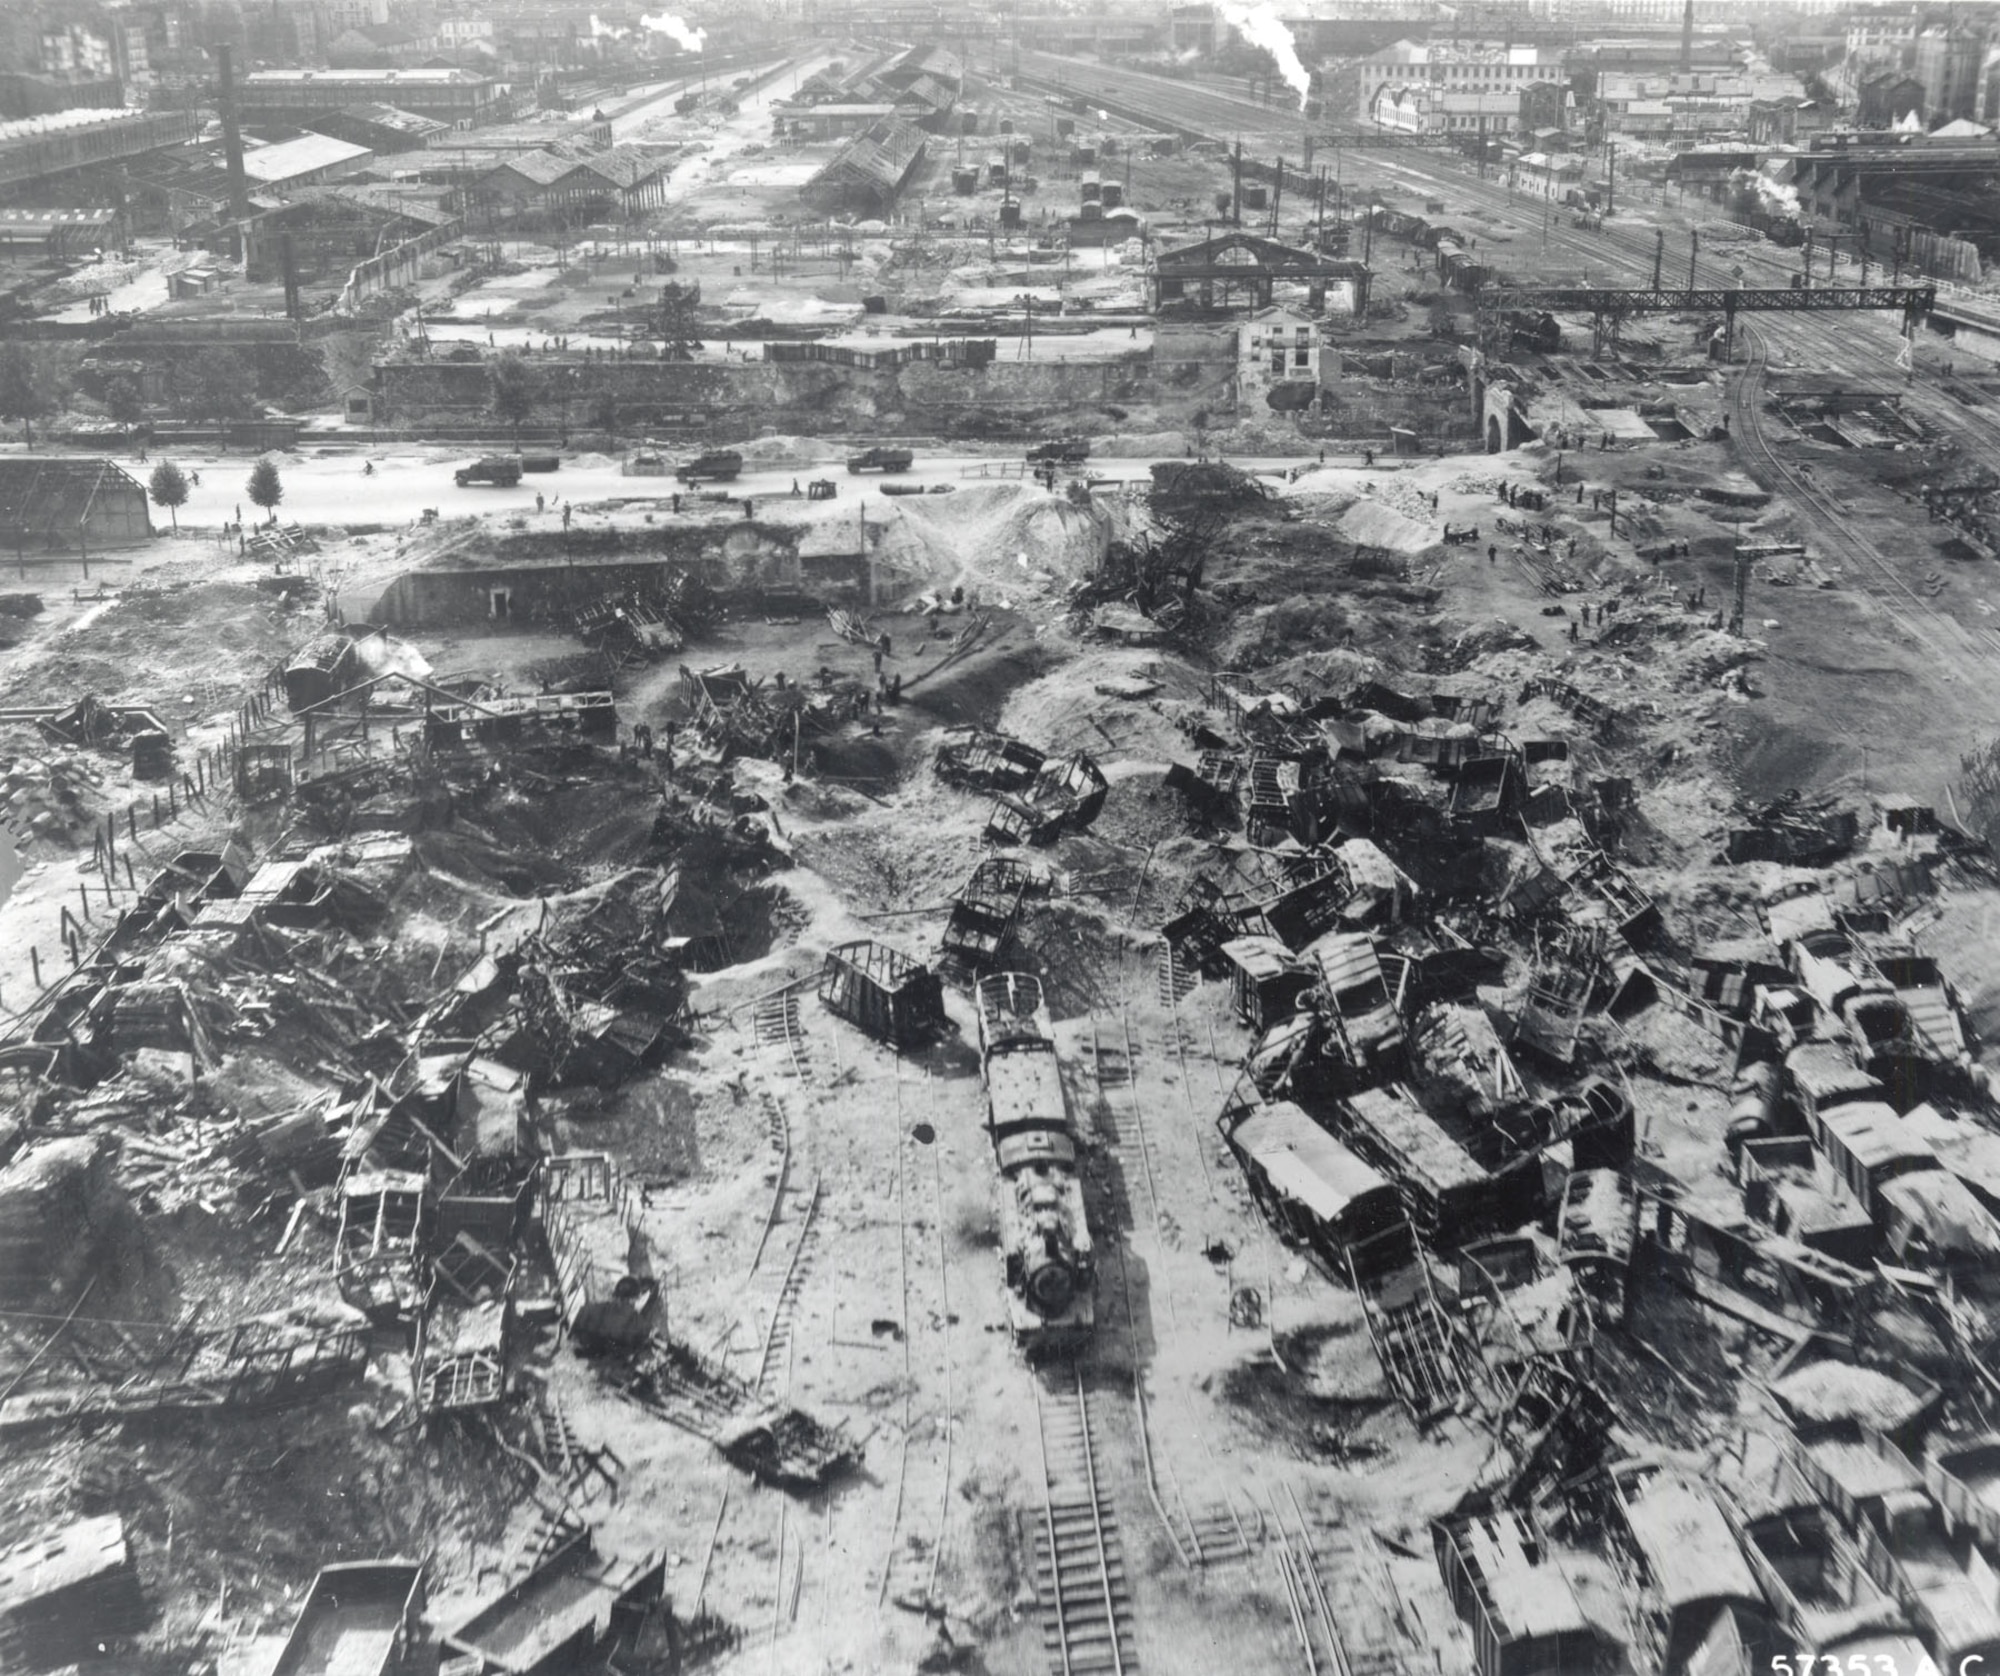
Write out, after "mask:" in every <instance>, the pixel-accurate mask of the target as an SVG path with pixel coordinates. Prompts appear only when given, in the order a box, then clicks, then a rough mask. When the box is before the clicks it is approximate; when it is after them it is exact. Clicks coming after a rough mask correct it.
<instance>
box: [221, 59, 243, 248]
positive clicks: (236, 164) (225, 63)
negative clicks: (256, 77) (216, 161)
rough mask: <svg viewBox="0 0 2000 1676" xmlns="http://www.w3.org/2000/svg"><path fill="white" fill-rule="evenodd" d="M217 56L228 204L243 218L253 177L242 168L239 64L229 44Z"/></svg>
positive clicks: (232, 211)
mask: <svg viewBox="0 0 2000 1676" xmlns="http://www.w3.org/2000/svg"><path fill="white" fill-rule="evenodd" d="M215 58H216V63H217V65H218V66H219V67H220V69H221V72H222V73H221V77H220V81H221V96H220V99H219V101H218V102H219V103H220V104H221V106H222V150H223V155H224V156H225V157H226V158H227V159H228V163H229V208H230V213H231V214H233V215H234V216H235V217H236V219H237V220H238V221H242V220H244V219H245V218H246V217H248V215H249V214H250V177H249V176H248V175H247V174H245V173H244V172H243V125H242V124H241V123H240V122H238V121H237V118H236V67H235V65H234V64H232V63H231V62H230V49H229V48H228V47H227V46H218V47H217V48H216V49H215Z"/></svg>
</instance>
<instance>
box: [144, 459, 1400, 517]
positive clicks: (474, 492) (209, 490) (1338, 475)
mask: <svg viewBox="0 0 2000 1676" xmlns="http://www.w3.org/2000/svg"><path fill="white" fill-rule="evenodd" d="M690 452H692V450H686V451H678V450H677V451H676V452H675V453H674V454H672V455H670V456H669V457H670V458H674V459H679V458H685V457H686V455H687V453H690ZM847 453H848V450H847V449H845V448H844V447H841V446H839V445H837V444H833V443H829V444H828V445H827V446H826V448H825V450H824V452H823V454H821V455H820V456H819V458H818V461H817V463H816V464H814V465H811V466H800V467H796V468H794V467H792V466H784V467H763V468H760V467H757V466H754V465H753V466H751V467H750V468H749V469H747V470H745V472H744V473H743V475H742V476H741V477H739V478H738V479H737V480H736V481H735V482H734V483H731V484H729V485H727V488H728V490H729V492H730V493H731V494H733V495H735V496H736V497H737V498H739V499H741V498H743V497H744V496H749V497H750V498H752V499H753V500H754V499H756V498H757V497H759V496H763V497H768V498H780V497H782V498H785V499H789V498H790V495H791V488H792V484H793V482H794V480H796V481H797V482H798V483H799V485H800V487H801V488H803V487H804V486H805V485H806V484H807V483H808V482H810V481H811V480H812V479H813V478H815V477H830V478H832V479H833V480H834V482H835V485H836V489H837V492H836V495H835V504H836V505H845V506H851V505H853V504H854V501H855V500H856V498H857V497H865V498H866V499H867V500H868V501H869V502H870V503H871V504H874V505H881V504H883V501H884V496H883V494H882V484H883V482H884V481H885V480H884V479H883V478H882V477H881V476H879V475H878V474H876V473H873V472H870V473H867V474H865V475H859V476H857V475H852V474H850V473H849V472H848V470H847V468H846V459H847ZM477 454H478V450H476V449H468V450H466V451H465V452H464V453H461V454H446V453H444V452H443V451H439V450H426V451H420V450H415V449H409V448H401V449H394V450H391V449H367V450H359V451H354V452H348V451H346V450H343V451H342V452H341V453H339V454H328V455H325V456H315V455H312V454H304V455H299V456H286V455H282V454H281V455H275V456H273V458H274V460H275V461H276V463H277V466H278V472H279V477H280V479H281V481H282V482H283V484H284V489H285V498H284V502H283V504H282V505H281V506H280V507H279V509H278V513H279V516H280V518H282V519H283V520H284V521H286V522H288V523H291V522H296V523H300V524H310V525H327V526H332V527H334V528H341V527H362V526H382V525H394V524H406V523H409V522H411V521H412V520H414V519H416V518H418V517H420V516H421V515H422V513H423V511H424V509H425V508H426V507H433V506H434V507H436V508H437V510H438V513H439V516H441V517H445V518H457V517H463V516H465V515H466V514H468V513H482V512H487V513H491V512H533V511H534V508H535V496H536V494H537V493H540V494H542V495H544V496H545V497H547V498H548V500H549V502H550V504H551V505H559V504H560V503H561V502H562V501H564V500H568V501H569V502H571V504H572V505H573V506H575V507H576V508H578V509H582V508H585V507H587V506H590V505H593V504H596V503H601V502H604V501H608V500H657V501H670V500H671V498H672V496H673V495H675V494H676V493H678V494H681V495H682V496H684V497H685V496H686V494H687V493H688V491H687V490H686V489H685V488H684V487H683V486H682V485H681V484H679V483H677V482H675V481H674V479H673V478H671V477H626V476H624V475H623V474H622V473H621V471H620V469H619V467H618V466H617V465H615V464H612V465H584V464H579V463H578V462H577V461H576V460H574V459H570V460H565V461H564V463H563V465H562V467H561V469H560V470H558V471H555V472H552V473H548V474H542V473H535V474H532V475H529V476H526V477H523V478H522V479H521V482H520V484H519V485H518V486H517V487H515V488H511V489H501V488H496V487H493V486H491V485H486V484H480V485H476V486H473V487H469V488H464V489H461V488H459V487H458V485H457V484H456V483H455V482H453V480H452V472H453V470H454V468H455V467H457V466H459V465H463V464H466V463H467V462H469V461H471V460H472V459H474V458H476V457H477ZM174 458H175V459H176V461H177V462H178V463H179V464H180V466H181V467H182V469H183V470H184V471H188V472H199V473H200V474H201V482H200V483H199V484H198V485H194V486H193V487H192V488H191V490H190V493H189V496H188V504H187V505H186V506H184V507H182V508H181V509H180V522H181V525H182V527H183V528H195V529H208V528H213V527H215V526H217V525H219V524H222V523H225V522H227V521H229V520H230V519H232V518H233V517H235V515H236V509H237V508H238V507H239V506H240V507H241V508H242V513H243V517H244V519H245V521H246V522H249V523H253V524H254V523H255V522H257V520H258V512H257V509H256V508H255V507H254V506H252V505H251V504H250V502H249V500H248V499H247V497H246V495H245V492H244V484H245V482H246V480H247V479H248V478H249V475H250V468H251V466H252V465H253V464H254V463H255V462H254V461H253V460H252V459H250V458H248V457H246V456H244V455H241V454H231V455H226V456H224V455H213V454H209V455H180V454H177V455H175V456H174ZM593 458H601V456H593ZM157 459H158V456H154V457H153V458H152V459H150V460H148V461H146V462H144V463H142V462H140V461H139V460H137V459H136V458H131V457H127V458H125V459H122V460H121V461H120V462H119V463H120V464H122V465H123V466H124V467H125V468H126V470H128V471H130V472H131V473H132V474H133V476H135V477H137V478H138V479H139V480H140V481H141V482H144V481H145V480H146V478H147V476H148V475H149V474H150V473H151V471H152V469H153V464H154V463H156V461H157ZM371 460H372V461H373V462H374V465H375V470H374V473H373V474H372V475H369V474H364V472H363V470H362V466H363V464H364V463H365V462H367V461H371ZM1229 463H1230V464H1231V465H1234V466H1238V467H1240V468H1242V469H1243V470H1246V471H1254V472H1259V473H1263V474H1267V475H1280V474H1283V473H1285V472H1288V471H1290V470H1291V469H1292V468H1293V467H1295V466H1302V465H1313V464H1317V459H1316V456H1314V455H1308V454H1297V455H1258V456H1253V457H1238V456H1233V455H1232V456H1230V457H1229ZM1151 464H1152V462H1151V461H1150V460H1143V459H1102V460H1095V461H1092V462H1091V463H1090V466H1089V467H1088V472H1087V475H1089V476H1092V477H1097V478H1110V479H1115V480H1118V481H1131V482H1138V481H1145V480H1147V479H1148V477H1149V475H1150V473H1149V468H1150V466H1151ZM1393 464H1394V462H1378V463H1377V464H1376V465H1375V466H1374V467H1373V468H1372V473H1373V474H1375V475H1385V474H1386V473H1387V472H1388V471H1389V470H1391V469H1392V468H1393ZM1361 465H1362V462H1361V460H1360V459H1359V457H1358V456H1334V455H1329V457H1328V462H1327V471H1328V473H1329V474H1331V475H1330V476H1329V478H1327V479H1323V481H1324V482H1326V483H1327V484H1328V486H1334V485H1338V486H1341V487H1352V486H1354V484H1353V483H1351V482H1350V479H1351V477H1352V474H1353V473H1354V472H1355V471H1357V470H1360V469H1361ZM1021 468H1022V461H1021V459H1020V457H1019V456H1018V455H1015V456H1013V457H1011V458H1007V457H997V456H994V455H990V454H986V455H976V454H941V455H924V454H922V453H921V452H919V456H918V461H917V464H916V466H915V468H914V469H913V470H911V471H908V472H903V473H899V474H898V475H897V476H896V477H894V478H892V479H888V480H887V481H891V482H896V483H919V484H922V485H923V486H924V487H925V488H929V487H931V486H932V485H950V486H951V487H952V488H954V489H956V488H959V487H961V486H964V487H970V486H972V485H974V484H977V483H979V482H981V481H991V482H1006V481H1013V482H1019V481H1021V480H1022V469H1021ZM1317 475H1318V474H1317V473H1313V474H1311V475H1308V476H1307V477H1305V478H1304V479H1303V482H1302V486H1303V487H1312V486H1313V477H1314V476H1317ZM1362 475H1363V477H1366V476H1368V475H1370V473H1368V472H1363V474H1362ZM892 498H901V497H892ZM158 517H159V514H158V512H157V511H156V512H155V518H156V519H157V518H158Z"/></svg>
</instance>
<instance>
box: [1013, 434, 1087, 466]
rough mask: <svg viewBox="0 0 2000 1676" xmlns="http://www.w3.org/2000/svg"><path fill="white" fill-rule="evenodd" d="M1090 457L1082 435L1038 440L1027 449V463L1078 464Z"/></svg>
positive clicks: (1033, 464)
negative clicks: (1043, 440)
mask: <svg viewBox="0 0 2000 1676" xmlns="http://www.w3.org/2000/svg"><path fill="white" fill-rule="evenodd" d="M1089 458H1090V444H1089V443H1088V442H1087V441H1085V440H1084V439H1083V438H1082V437H1063V438H1060V439H1052V440H1050V441H1047V442H1038V443H1036V444H1035V446H1034V447H1032V448H1030V449H1029V450H1028V464H1029V465H1031V466H1036V465H1049V464H1055V465H1059V466H1080V465H1082V464H1083V462H1084V461H1085V460H1087V459H1089Z"/></svg>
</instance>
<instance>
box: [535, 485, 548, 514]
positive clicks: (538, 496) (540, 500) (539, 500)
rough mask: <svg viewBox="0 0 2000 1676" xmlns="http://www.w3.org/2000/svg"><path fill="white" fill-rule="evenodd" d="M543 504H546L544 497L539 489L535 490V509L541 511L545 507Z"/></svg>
mask: <svg viewBox="0 0 2000 1676" xmlns="http://www.w3.org/2000/svg"><path fill="white" fill-rule="evenodd" d="M545 506H546V497H545V496H544V495H543V494H542V493H541V491H540V490H537V491H536V492H535V510H536V511H537V512H540V511H543V510H544V509H545Z"/></svg>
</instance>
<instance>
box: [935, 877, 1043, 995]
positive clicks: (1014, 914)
mask: <svg viewBox="0 0 2000 1676" xmlns="http://www.w3.org/2000/svg"><path fill="white" fill-rule="evenodd" d="M1030 877H1031V875H1030V873H1029V871H1028V867H1027V864H1026V863H1025V862H1020V861H1016V860H1014V859H1013V858H1012V857H1010V856H989V857H987V859H986V860H984V861H982V862H981V863H980V864H979V865H978V866H977V867H975V868H974V869H973V870H972V877H971V878H969V879H967V880H966V882H965V886H964V888H963V889H962V890H960V891H959V893H958V896H957V898H956V900H955V901H954V902H953V903H952V909H951V918H950V920H948V921H947V922H946V924H945V928H944V938H943V944H942V946H943V949H944V952H945V953H946V954H948V955H952V956H955V957H956V958H958V959H960V960H962V961H964V962H965V963H966V964H967V965H968V966H970V967H972V968H973V969H974V970H975V971H976V970H978V969H980V968H982V967H984V966H986V965H988V964H989V963H991V962H992V961H995V960H997V959H999V958H1000V956H1001V954H1002V953H1003V952H1004V951H1005V949H1006V947H1007V942H1008V939H1009V938H1010V937H1011V936H1012V935H1013V933H1014V926H1015V922H1016V921H1017V920H1018V919H1019V918H1020V916H1021V904H1022V902H1023V901H1024V900H1025V899H1026V897H1027V894H1028V884H1029V880H1030Z"/></svg>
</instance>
